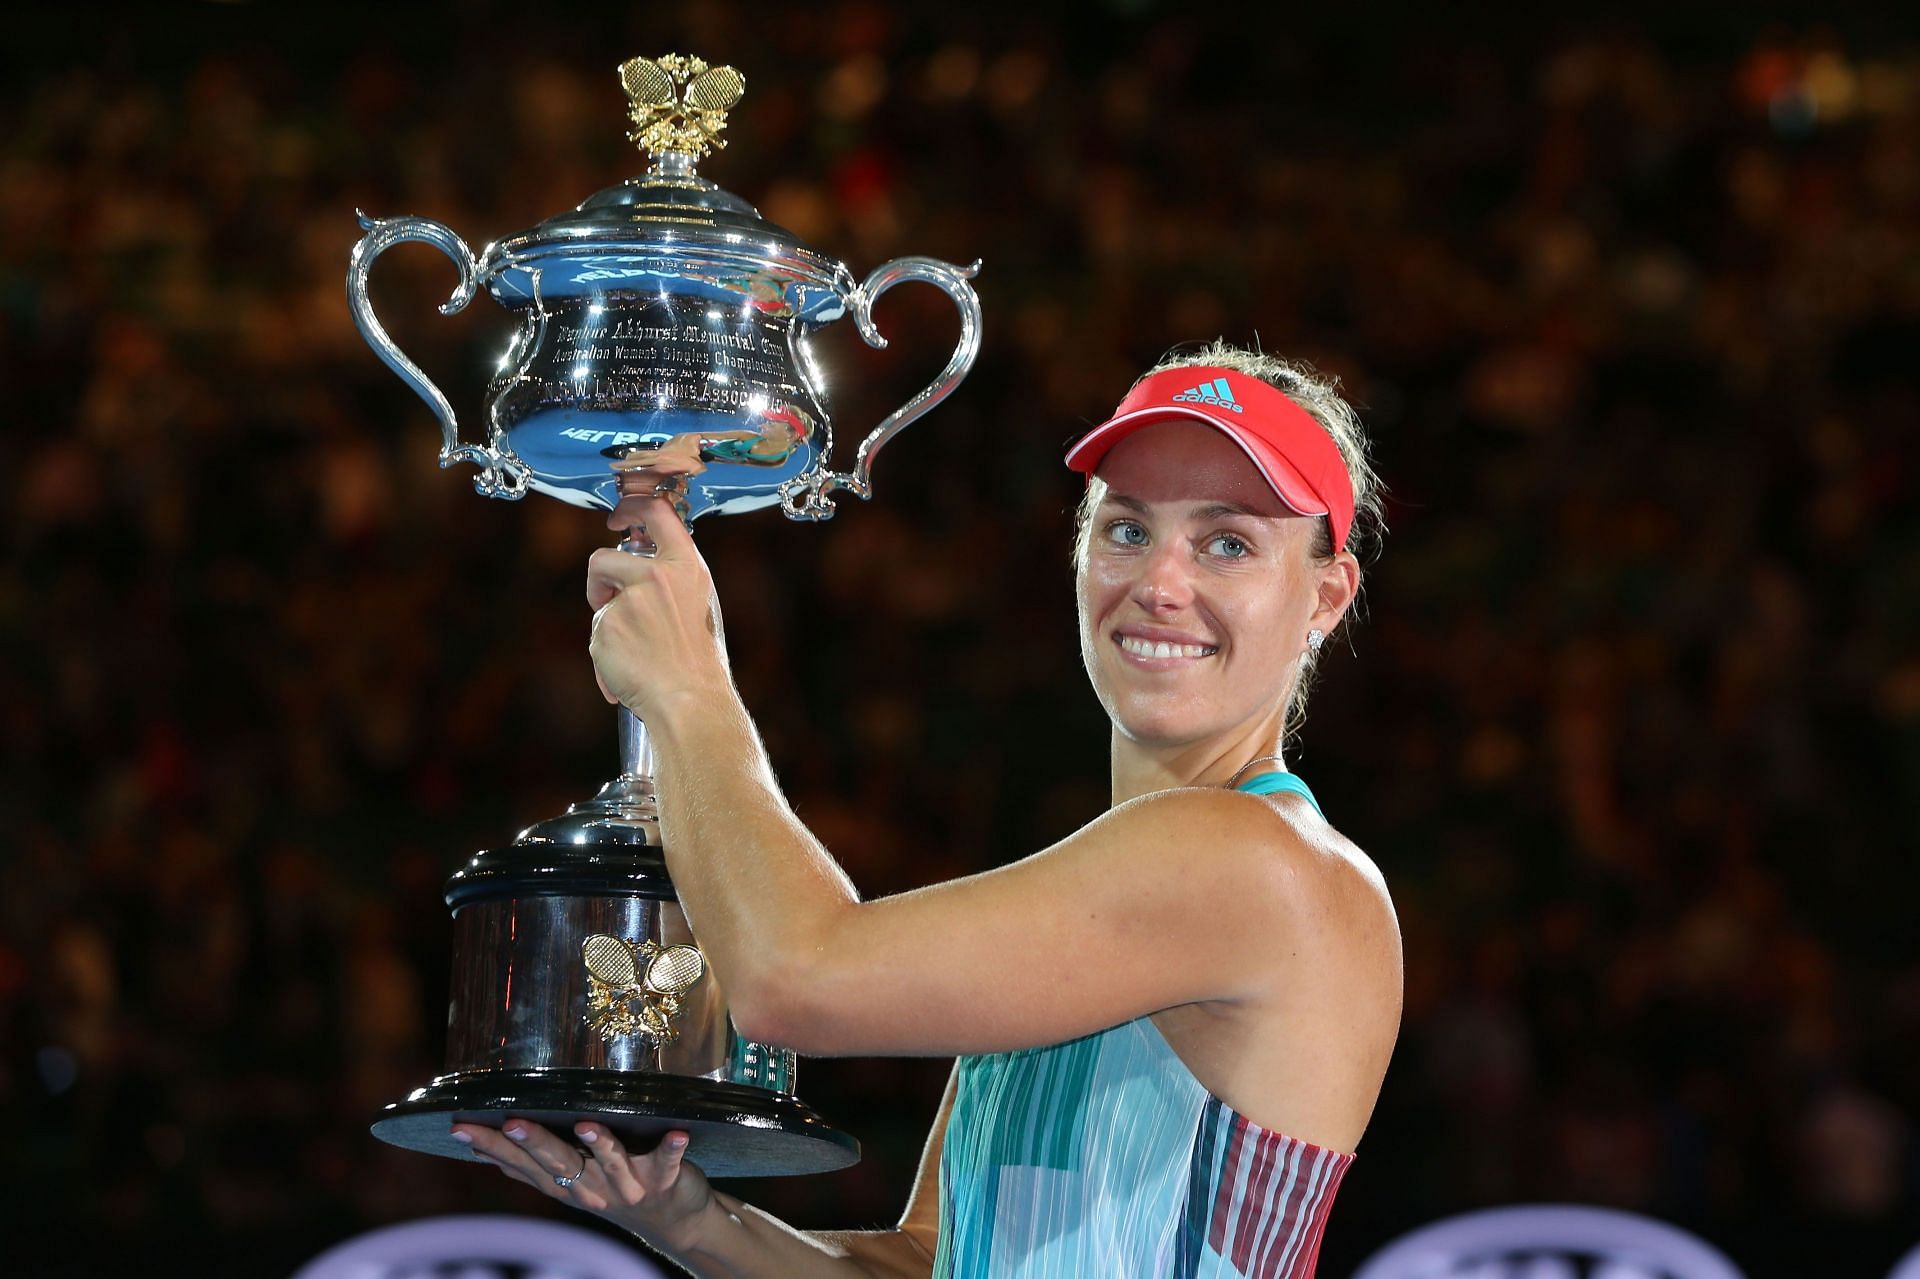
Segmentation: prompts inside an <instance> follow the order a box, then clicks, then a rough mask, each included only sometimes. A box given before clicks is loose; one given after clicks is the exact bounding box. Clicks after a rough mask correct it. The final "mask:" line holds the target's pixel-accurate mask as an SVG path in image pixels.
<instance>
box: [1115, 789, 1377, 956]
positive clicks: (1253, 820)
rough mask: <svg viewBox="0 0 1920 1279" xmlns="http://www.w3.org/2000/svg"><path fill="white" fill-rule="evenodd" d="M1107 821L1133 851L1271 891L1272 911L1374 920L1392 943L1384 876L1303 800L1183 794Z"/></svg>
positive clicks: (1161, 796) (1156, 797)
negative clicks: (1173, 858)
mask: <svg viewBox="0 0 1920 1279" xmlns="http://www.w3.org/2000/svg"><path fill="white" fill-rule="evenodd" d="M1105 822H1113V823H1115V824H1116V825H1118V824H1122V823H1124V825H1125V827H1126V828H1127V830H1126V833H1127V835H1128V836H1129V837H1130V838H1128V839H1127V840H1126V842H1127V843H1129V844H1132V845H1134V846H1135V847H1136V849H1137V850H1142V851H1144V848H1143V846H1149V845H1150V846H1152V847H1154V848H1157V849H1158V850H1159V851H1161V852H1163V853H1177V854H1179V857H1180V861H1181V863H1182V865H1183V867H1184V868H1186V869H1187V870H1188V871H1195V870H1199V871H1203V872H1205V871H1212V872H1217V873H1221V874H1224V875H1227V876H1230V877H1231V878H1232V879H1233V880H1234V881H1235V882H1238V883H1241V884H1243V885H1245V886H1246V888H1247V889H1248V890H1250V891H1256V892H1258V891H1260V890H1262V889H1266V890H1269V891H1270V892H1271V894H1272V899H1273V905H1275V906H1276V907H1279V908H1283V909H1286V910H1288V911H1290V912H1300V911H1305V912H1307V913H1309V914H1322V915H1326V914H1337V915H1341V916H1348V917H1351V916H1375V917H1378V919H1379V920H1380V922H1382V923H1385V924H1388V925H1390V926H1391V929H1392V932H1393V934H1394V936H1395V938H1396V939H1397V938H1398V935H1399V924H1398V919H1397V917H1396V916H1395V914H1394V910H1393V899H1392V895H1391V894H1390V893H1389V892H1388V889H1387V881H1386V876H1385V875H1383V874H1382V873H1381V871H1380V868H1379V866H1377V865H1376V864H1375V863H1374V861H1373V859H1372V858H1371V857H1369V856H1367V854H1366V853H1365V852H1363V851H1362V850H1361V849H1360V847H1359V846H1358V845H1356V844H1355V843H1354V842H1353V841H1352V840H1350V839H1348V838H1347V837H1346V836H1345V835H1342V834H1341V833H1340V832H1339V831H1338V830H1336V829H1334V827H1333V826H1332V825H1331V824H1330V823H1329V822H1328V821H1327V820H1326V819H1325V818H1324V817H1322V816H1321V815H1320V811H1319V810H1318V809H1317V808H1315V807H1314V806H1313V804H1312V803H1311V802H1310V801H1308V800H1306V799H1305V798H1303V797H1301V796H1298V795H1250V794H1247V793H1245V792H1242V791H1229V790H1221V789H1217V788H1202V787H1185V788H1181V789H1178V790H1168V791H1160V792H1158V793H1156V794H1153V795H1145V796H1142V797H1140V798H1139V799H1135V800H1131V801H1129V802H1127V803H1125V804H1122V805H1120V806H1118V807H1116V808H1115V809H1113V810H1112V811H1111V812H1110V813H1108V814H1107V815H1106V816H1105V817H1103V818H1101V819H1100V821H1099V822H1096V823H1094V825H1095V826H1099V825H1101V824H1102V823H1105ZM1090 829H1091V828H1090Z"/></svg>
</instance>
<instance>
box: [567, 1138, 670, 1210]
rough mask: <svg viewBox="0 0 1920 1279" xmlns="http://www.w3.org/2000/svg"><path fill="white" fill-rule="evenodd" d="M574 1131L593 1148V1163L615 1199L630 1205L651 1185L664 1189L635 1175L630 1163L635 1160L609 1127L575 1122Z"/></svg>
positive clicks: (654, 1187)
mask: <svg viewBox="0 0 1920 1279" xmlns="http://www.w3.org/2000/svg"><path fill="white" fill-rule="evenodd" d="M573 1131H574V1135H575V1136H577V1137H579V1138H580V1140H581V1141H583V1142H585V1143H586V1145H587V1149H588V1150H590V1151H592V1152H593V1162H594V1166H595V1167H596V1168H598V1169H599V1170H600V1175H601V1176H602V1177H605V1178H606V1181H607V1188H608V1189H609V1190H610V1191H612V1197H613V1200H614V1202H616V1203H623V1204H626V1205H627V1206H628V1207H632V1206H633V1205H635V1204H637V1203H639V1202H640V1201H641V1200H642V1199H644V1198H646V1197H647V1192H648V1190H649V1189H650V1188H651V1189H652V1190H654V1191H659V1190H661V1189H664V1187H662V1186H659V1185H657V1184H656V1185H654V1186H652V1187H648V1186H645V1185H642V1184H641V1182H640V1179H639V1178H638V1177H637V1176H635V1175H634V1169H633V1164H634V1162H636V1161H634V1160H631V1159H630V1158H629V1157H628V1155H627V1150H626V1147H625V1146H624V1145H623V1144H621V1141H620V1138H619V1137H618V1136H616V1135H615V1134H614V1132H613V1130H612V1129H610V1128H606V1127H604V1126H602V1125H600V1124H588V1123H582V1124H575V1125H574V1126H573Z"/></svg>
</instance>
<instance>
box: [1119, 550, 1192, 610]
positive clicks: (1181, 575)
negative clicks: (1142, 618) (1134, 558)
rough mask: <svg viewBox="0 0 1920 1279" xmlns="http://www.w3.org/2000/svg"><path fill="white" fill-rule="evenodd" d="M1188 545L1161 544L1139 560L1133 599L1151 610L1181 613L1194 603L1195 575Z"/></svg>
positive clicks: (1142, 606)
mask: <svg viewBox="0 0 1920 1279" xmlns="http://www.w3.org/2000/svg"><path fill="white" fill-rule="evenodd" d="M1189 569H1190V565H1189V564H1188V562H1187V557H1186V554H1185V548H1184V547H1181V546H1178V545H1174V544H1170V543H1162V544H1161V545H1159V546H1156V547H1154V548H1153V549H1152V550H1151V551H1149V552H1148V553H1147V556H1146V558H1145V559H1144V560H1142V561H1141V562H1140V575H1139V576H1138V577H1137V578H1135V579H1134V583H1133V598H1134V602H1135V603H1136V604H1138V605H1140V607H1141V608H1143V609H1145V610H1147V611H1148V612H1149V613H1178V612H1179V611H1181V610H1182V609H1184V608H1186V607H1187V606H1188V605H1189V604H1191V603H1193V578H1192V575H1191V573H1190V572H1189Z"/></svg>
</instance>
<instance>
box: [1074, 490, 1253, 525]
mask: <svg viewBox="0 0 1920 1279" xmlns="http://www.w3.org/2000/svg"><path fill="white" fill-rule="evenodd" d="M1107 500H1108V501H1109V502H1112V503H1113V504H1114V505H1115V506H1123V507H1125V508H1126V509H1127V510H1129V511H1137V512H1139V513H1140V514H1142V515H1145V514H1146V513H1147V504H1146V503H1145V502H1142V501H1141V500H1140V499H1139V498H1137V497H1127V496H1124V495H1123V494H1119V493H1109V494H1108V495H1107ZM1223 515H1245V516H1249V517H1251V518H1253V519H1256V520H1269V519H1272V518H1273V517H1272V516H1271V515H1266V514H1263V513H1261V512H1259V511H1256V510H1254V509H1253V508H1252V507H1251V506H1245V505H1242V504H1241V503H1239V502H1209V503H1207V504H1206V505H1205V506H1201V507H1196V508H1195V509H1194V511H1193V518H1194V519H1199V520H1214V519H1219V518H1220V517H1221V516H1223Z"/></svg>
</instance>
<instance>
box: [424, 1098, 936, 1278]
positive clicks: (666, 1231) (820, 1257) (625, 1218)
mask: <svg viewBox="0 0 1920 1279" xmlns="http://www.w3.org/2000/svg"><path fill="white" fill-rule="evenodd" d="M957 1070H958V1067H957V1066H956V1077H957ZM954 1088H955V1080H954V1079H949V1080H948V1082H947V1092H946V1096H945V1098H944V1099H942V1101H941V1103H940V1113H939V1114H938V1115H937V1116H936V1117H935V1119H934V1122H933V1131H932V1133H931V1134H930V1135H929V1136H928V1138H927V1146H926V1150H925V1152H924V1153H923V1154H922V1155H921V1159H920V1171H919V1174H918V1176H917V1177H916V1178H915V1180H914V1186H913V1194H912V1196H911V1197H910V1198H909V1199H908V1201H907V1210H906V1213H905V1215H904V1216H902V1217H901V1219H900V1225H899V1226H898V1228H896V1229H893V1230H877V1231H811V1232H805V1231H799V1230H795V1229H794V1228H793V1227H791V1226H789V1225H787V1224H786V1223H785V1222H783V1221H781V1220H779V1219H778V1218H776V1217H773V1216H770V1215H769V1214H767V1213H765V1212H762V1211H761V1210H760V1209H758V1208H755V1207H753V1206H752V1205H750V1204H746V1203H743V1202H741V1201H740V1200H738V1199H736V1198H734V1197H733V1196H732V1195H729V1194H724V1193H722V1192H720V1191H717V1190H714V1189H712V1188H711V1187H709V1186H708V1185H707V1179H706V1177H705V1175H704V1174H702V1173H701V1171H700V1169H699V1168H698V1167H697V1166H695V1165H693V1164H689V1163H685V1162H683V1161H682V1158H681V1155H682V1153H683V1152H684V1151H685V1149H686V1147H685V1144H684V1143H682V1144H681V1145H679V1146H678V1147H675V1146H672V1145H671V1144H670V1143H671V1140H672V1137H674V1136H677V1135H679V1134H669V1137H668V1139H667V1140H663V1141H662V1142H661V1143H660V1145H659V1147H657V1148H656V1149H655V1150H654V1151H652V1152H651V1153H649V1154H646V1155H629V1154H627V1153H626V1150H625V1149H624V1147H623V1146H622V1145H621V1144H620V1140H619V1138H618V1136H617V1135H615V1134H614V1133H613V1132H611V1131H610V1130H609V1129H607V1128H606V1127H605V1126H604V1125H602V1124H594V1123H582V1124H578V1125H576V1126H575V1128H574V1132H575V1135H576V1136H577V1137H578V1138H579V1139H580V1140H581V1141H582V1142H585V1143H587V1149H589V1150H590V1151H591V1152H592V1155H591V1157H590V1158H586V1159H584V1161H583V1157H582V1156H581V1154H580V1153H579V1151H578V1150H577V1149H576V1148H575V1147H574V1146H573V1145H571V1144H570V1143H568V1142H565V1141H562V1140H561V1139H560V1138H559V1137H557V1136H555V1135H554V1134H553V1133H551V1132H549V1131H547V1130H546V1129H544V1128H542V1127H540V1126H539V1125H537V1124H534V1123H530V1122H528V1121H527V1120H524V1119H510V1120H508V1121H507V1124H506V1126H505V1128H504V1129H502V1130H495V1129H492V1128H486V1127H482V1126H480V1125H478V1124H457V1125H455V1127H454V1132H455V1133H456V1134H457V1135H458V1136H461V1137H464V1138H466V1139H469V1140H470V1141H471V1142H472V1143H473V1149H474V1151H475V1152H476V1153H478V1154H480V1155H483V1156H485V1157H486V1158H487V1159H488V1160H489V1161H490V1162H492V1163H494V1164H496V1165H498V1166H499V1167H500V1169H501V1170H502V1171H503V1172H505V1173H506V1174H507V1175H508V1176H509V1177H512V1178H514V1179H515V1180H516V1181H522V1182H525V1183H526V1184H527V1185H529V1186H532V1187H533V1188H534V1189H536V1190H538V1191H540V1192H541V1193H542V1194H545V1195H546V1196H547V1197H548V1198H550V1199H558V1200H560V1201H562V1202H564V1203H568V1204H571V1205H573V1206H574V1207H576V1208H584V1209H586V1210H587V1211H589V1212H592V1213H595V1214H597V1215H598V1216H601V1217H604V1218H606V1219H607V1220H608V1221H611V1222H612V1223H614V1224H615V1225H617V1226H620V1227H621V1228H623V1229H625V1230H630V1231H632V1232H633V1233H634V1234H636V1235H638V1236H639V1237H640V1238H641V1239H642V1240H644V1241H645V1242H646V1243H647V1245H648V1246H649V1247H651V1248H653V1249H655V1250H656V1251H658V1252H660V1253H661V1254H662V1255H664V1256H666V1257H667V1258H668V1259H669V1260H672V1261H674V1262H677V1263H678V1264H679V1265H681V1266H682V1267H684V1268H685V1269H686V1270H687V1271H688V1272H689V1273H691V1274H693V1275H695V1276H698V1277H699V1279H707V1277H708V1276H712V1277H713V1279H722V1277H724V1279H759V1277H760V1276H767V1277H768V1279H816V1277H818V1279H927V1276H930V1275H931V1274H932V1273H933V1251H934V1247H935V1245H936V1243H937V1241H938V1239H939V1234H940V1150H941V1147H942V1144H943V1141H944V1138H945V1136H946V1128H947V1118H948V1116H949V1115H951V1114H952V1112H953V1096H954ZM514 1132H518V1133H520V1134H522V1135H521V1137H519V1138H514V1137H512V1136H510V1135H509V1134H512V1133H514ZM583 1162H584V1167H583V1166H582V1165H583ZM576 1170H578V1175H577V1178H576V1180H575V1182H574V1184H573V1185H572V1186H571V1187H570V1188H567V1189H562V1188H561V1187H560V1186H558V1185H556V1184H555V1183H554V1180H553V1179H554V1177H555V1176H556V1175H574V1174H575V1173H576Z"/></svg>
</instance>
